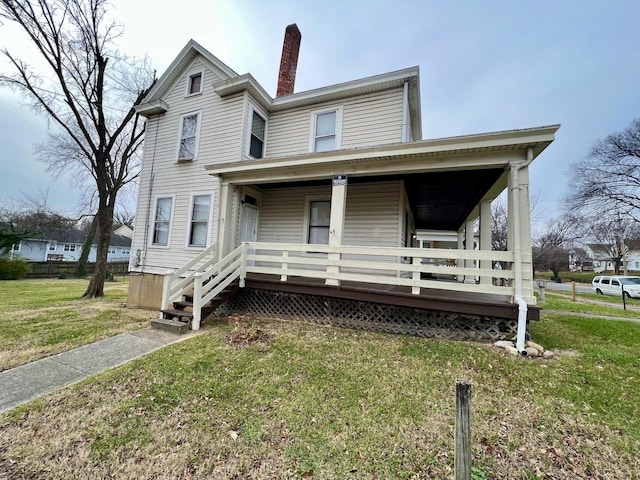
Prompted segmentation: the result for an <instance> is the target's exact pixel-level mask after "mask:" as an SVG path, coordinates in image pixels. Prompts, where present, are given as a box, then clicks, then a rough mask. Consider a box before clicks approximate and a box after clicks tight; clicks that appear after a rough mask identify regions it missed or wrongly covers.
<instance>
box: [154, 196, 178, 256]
mask: <svg viewBox="0 0 640 480" xmlns="http://www.w3.org/2000/svg"><path fill="white" fill-rule="evenodd" d="M172 206H173V198H172V197H161V198H158V199H157V200H156V215H155V218H154V222H153V238H152V240H151V243H152V244H153V245H161V246H167V245H169V225H170V223H171V208H172Z"/></svg>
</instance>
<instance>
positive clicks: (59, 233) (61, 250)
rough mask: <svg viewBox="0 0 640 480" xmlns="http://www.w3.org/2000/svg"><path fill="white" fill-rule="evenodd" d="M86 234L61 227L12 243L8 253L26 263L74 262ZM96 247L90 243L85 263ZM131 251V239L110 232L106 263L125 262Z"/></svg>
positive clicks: (91, 256)
mask: <svg viewBox="0 0 640 480" xmlns="http://www.w3.org/2000/svg"><path fill="white" fill-rule="evenodd" d="M86 237H87V236H86V234H85V233H84V232H82V231H80V230H71V229H61V230H48V231H43V232H40V233H37V234H35V235H33V237H31V238H29V239H27V240H24V241H23V242H20V243H19V244H17V245H14V246H13V248H12V250H11V252H10V256H11V257H12V258H23V259H25V260H27V261H29V262H48V261H65V262H75V261H78V260H79V259H80V255H81V254H82V246H83V245H84V242H85V240H86ZM96 252H97V246H96V245H92V246H91V250H90V252H89V258H88V260H89V262H95V261H96ZM130 253H131V238H129V237H125V236H123V235H115V234H114V235H112V236H111V244H110V247H109V252H108V254H107V261H108V262H128V261H129V256H130Z"/></svg>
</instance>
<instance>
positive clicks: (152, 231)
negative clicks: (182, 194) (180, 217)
mask: <svg viewBox="0 0 640 480" xmlns="http://www.w3.org/2000/svg"><path fill="white" fill-rule="evenodd" d="M164 198H170V199H171V210H170V212H169V231H168V232H167V244H166V245H163V244H161V243H153V236H154V234H155V231H156V215H157V214H158V200H160V199H164ZM175 208H176V196H175V195H162V194H159V195H156V196H155V197H154V199H153V216H152V217H151V218H152V219H153V221H152V223H151V228H150V229H149V230H150V232H149V246H150V247H152V248H162V249H169V248H171V230H172V227H173V212H174V210H175Z"/></svg>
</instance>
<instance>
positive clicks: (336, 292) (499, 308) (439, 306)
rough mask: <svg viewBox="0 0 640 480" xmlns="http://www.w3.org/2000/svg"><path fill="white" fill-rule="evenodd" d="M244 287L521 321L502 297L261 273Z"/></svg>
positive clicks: (536, 315)
mask: <svg viewBox="0 0 640 480" xmlns="http://www.w3.org/2000/svg"><path fill="white" fill-rule="evenodd" d="M245 286H246V287H247V288H251V289H256V290H270V291H276V292H285V293H297V294H302V295H317V296H328V297H333V298H341V299H345V300H356V301H364V302H373V303H380V304H386V305H395V306H402V307H412V308H423V309H427V310H436V311H443V312H453V313H462V314H472V315H483V316H485V315H486V316H491V317H500V318H508V319H513V320H515V319H517V318H518V305H517V304H513V303H511V302H510V297H509V296H506V295H499V294H487V293H469V292H459V291H453V290H440V289H435V288H423V289H421V291H420V294H418V295H414V294H412V293H411V287H404V286H399V285H384V284H374V283H365V282H351V281H342V282H341V285H340V286H330V285H325V283H324V280H323V279H319V278H308V277H289V278H288V279H287V280H286V281H281V280H280V276H278V275H270V274H261V273H248V274H247V277H246V280H245ZM540 310H541V309H540V307H538V306H533V305H530V306H529V309H528V313H527V320H530V321H532V320H533V321H535V320H540Z"/></svg>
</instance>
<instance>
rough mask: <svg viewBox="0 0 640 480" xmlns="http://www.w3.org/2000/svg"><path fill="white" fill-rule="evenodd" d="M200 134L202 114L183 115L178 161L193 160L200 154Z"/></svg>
mask: <svg viewBox="0 0 640 480" xmlns="http://www.w3.org/2000/svg"><path fill="white" fill-rule="evenodd" d="M199 133H200V113H199V112H196V113H190V114H187V115H183V116H182V119H181V121H180V143H179V145H178V161H186V160H193V159H195V158H196V156H197V154H198V135H199Z"/></svg>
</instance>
